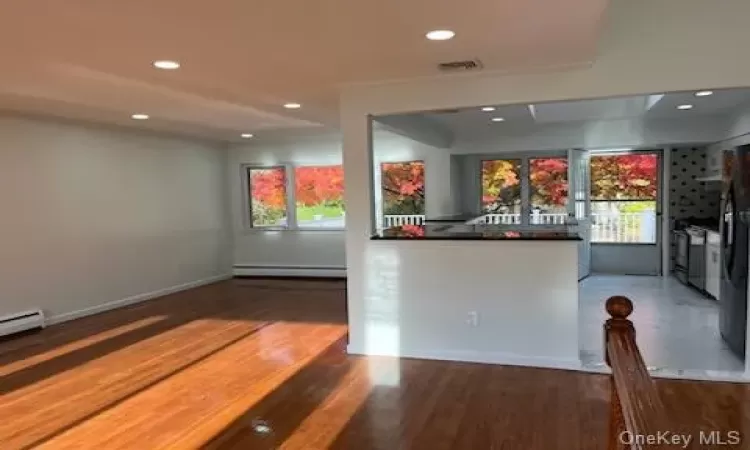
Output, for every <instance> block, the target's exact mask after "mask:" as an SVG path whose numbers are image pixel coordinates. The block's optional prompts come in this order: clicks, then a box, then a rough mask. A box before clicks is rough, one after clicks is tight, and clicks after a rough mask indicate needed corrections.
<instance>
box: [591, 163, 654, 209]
mask: <svg viewBox="0 0 750 450" xmlns="http://www.w3.org/2000/svg"><path fill="white" fill-rule="evenodd" d="M658 166H659V160H658V157H657V155H655V154H653V153H650V154H637V153H634V154H626V155H601V156H599V155H595V156H592V157H591V198H592V199H593V200H623V199H626V200H638V199H644V200H653V199H655V198H656V190H657V187H658V171H659V167H658Z"/></svg>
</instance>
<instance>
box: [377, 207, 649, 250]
mask: <svg viewBox="0 0 750 450" xmlns="http://www.w3.org/2000/svg"><path fill="white" fill-rule="evenodd" d="M567 218H568V215H567V214H565V213H555V214H551V213H539V214H532V215H531V219H530V223H531V224H532V225H563V224H565V222H566V220H567ZM424 222H425V216H424V215H419V214H412V215H399V216H383V228H390V227H397V226H401V225H423V224H424ZM477 223H485V224H491V225H520V224H521V215H520V214H485V215H484V216H482V217H481V218H480V219H479V220H478V221H477ZM591 242H601V243H643V244H653V243H655V242H656V213H655V212H654V211H644V212H637V213H611V214H610V213H606V214H603V213H596V214H592V215H591Z"/></svg>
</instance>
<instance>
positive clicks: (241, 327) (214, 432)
mask: <svg viewBox="0 0 750 450" xmlns="http://www.w3.org/2000/svg"><path fill="white" fill-rule="evenodd" d="M345 308H346V299H345V284H344V283H343V282H340V281H299V280H246V279H245V280H242V279H237V280H232V281H227V282H223V283H217V284H214V285H210V286H205V287H202V288H198V289H194V290H191V291H187V292H183V293H179V294H174V295H171V296H168V297H164V298H161V299H158V300H154V301H150V302H147V303H142V304H139V305H134V306H132V307H128V308H124V309H120V310H116V311H112V312H109V313H105V314H101V315H98V316H92V317H88V318H85V319H81V320H78V321H74V322H69V323H67V324H63V325H60V326H55V327H51V328H49V329H47V330H44V331H43V332H40V333H37V334H32V335H27V336H23V337H20V338H16V339H13V340H7V341H6V342H0V418H2V419H1V420H0V449H2V450H6V449H20V448H40V449H108V450H109V449H139V450H141V449H156V448H169V449H190V448H206V449H243V450H244V449H276V448H281V449H305V450H308V449H328V448H331V449H387V450H392V449H430V450H439V449H446V450H447V449H472V450H473V449H523V450H537V449H539V450H553V449H562V450H568V449H570V450H586V449H592V450H594V449H596V450H599V449H604V448H606V440H605V439H606V424H607V414H608V408H609V381H608V377H606V376H603V375H595V374H584V373H578V372H568V371H558V370H544V369H532V368H520V367H504V366H492V365H481V364H469V363H454V362H442V361H422V360H411V359H394V358H375V357H371V358H364V357H353V356H348V355H346V353H345V345H346V312H345ZM659 386H660V388H661V391H662V393H663V394H664V396H665V401H666V403H667V404H668V405H671V406H672V407H673V409H674V411H673V412H672V414H673V416H674V417H675V420H676V421H675V423H678V424H679V425H680V427H681V429H682V430H685V432H689V433H691V434H693V433H694V434H696V435H697V433H698V431H699V430H704V431H708V430H722V431H731V430H738V431H740V432H741V433H742V434H743V436H744V435H747V436H748V438H749V439H750V434H748V433H750V420H749V419H748V417H749V414H748V411H750V402H748V401H747V400H749V399H750V388H748V387H746V386H744V385H739V384H729V383H694V382H681V381H660V382H659ZM696 439H697V438H696ZM696 448H713V447H711V446H702V447H696ZM715 448H723V449H727V448H750V441H748V445H747V446H743V445H739V446H717V447H715Z"/></svg>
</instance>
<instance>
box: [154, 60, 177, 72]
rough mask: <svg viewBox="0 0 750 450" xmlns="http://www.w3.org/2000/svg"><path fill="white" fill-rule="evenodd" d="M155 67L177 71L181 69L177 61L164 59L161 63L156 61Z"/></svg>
mask: <svg viewBox="0 0 750 450" xmlns="http://www.w3.org/2000/svg"><path fill="white" fill-rule="evenodd" d="M154 67H156V68H157V69H164V70H175V69H179V68H180V63H178V62H177V61H171V60H168V59H163V60H159V61H154Z"/></svg>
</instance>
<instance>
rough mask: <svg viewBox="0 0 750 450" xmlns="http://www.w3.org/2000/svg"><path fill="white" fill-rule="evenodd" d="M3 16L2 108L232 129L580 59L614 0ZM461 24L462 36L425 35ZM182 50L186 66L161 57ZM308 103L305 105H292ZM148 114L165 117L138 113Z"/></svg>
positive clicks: (134, 7) (289, 123) (289, 122)
mask: <svg viewBox="0 0 750 450" xmlns="http://www.w3.org/2000/svg"><path fill="white" fill-rule="evenodd" d="M5 3H6V4H4V5H3V11H2V14H0V46H1V47H2V54H3V64H2V70H0V109H7V110H20V111H26V112H34V113H44V114H52V115H58V116H64V117H69V118H82V119H88V120H96V121H100V122H109V123H120V124H125V125H130V126H138V127H148V128H155V129H162V130H169V131H176V132H181V133H189V134H195V135H202V136H207V137H215V138H220V139H232V138H234V137H236V136H237V135H238V134H239V133H240V132H246V131H250V132H256V133H262V132H263V130H270V129H280V128H294V127H314V126H321V125H325V126H333V127H335V126H336V123H337V119H338V111H337V108H338V88H339V86H340V85H342V84H347V83H373V82H383V81H388V80H395V79H405V78H415V77H429V76H446V75H443V74H440V73H439V72H438V71H437V69H436V64H437V63H439V62H445V61H452V60H463V59H470V58H479V59H481V61H482V62H483V64H484V70H485V71H527V70H538V69H542V68H547V69H549V68H570V67H575V66H580V65H582V64H589V63H591V62H592V61H593V60H594V59H595V54H596V43H597V38H598V33H599V30H600V28H601V21H602V17H603V13H604V10H605V8H606V4H607V0H557V1H554V2H550V1H548V0H525V1H521V2H519V1H515V0H462V1H460V2H459V1H455V0H408V1H404V0H380V1H367V2H366V1H356V0H315V1H309V0H281V1H265V2H263V1H251V0H245V1H240V0H213V1H205V0H159V1H155V0H128V1H123V0H97V1H91V0H65V1H60V0H24V1H18V2H5ZM440 28H449V29H452V30H454V31H455V32H456V33H457V34H456V38H455V39H453V40H451V41H445V42H431V41H427V40H426V39H424V34H425V32H427V31H429V30H433V29H440ZM157 59H174V60H179V61H180V62H181V63H182V65H183V67H182V68H181V69H180V70H178V71H173V72H166V71H158V70H156V69H154V68H152V67H151V63H152V61H154V60H157ZM286 102H299V103H302V104H303V108H302V109H300V110H295V111H289V110H285V109H283V108H282V107H281V105H282V104H283V103H286ZM134 112H145V113H148V114H150V115H151V117H152V119H151V120H149V121H147V122H142V123H141V122H139V123H133V122H132V121H131V120H130V119H129V116H130V114H132V113H134Z"/></svg>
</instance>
